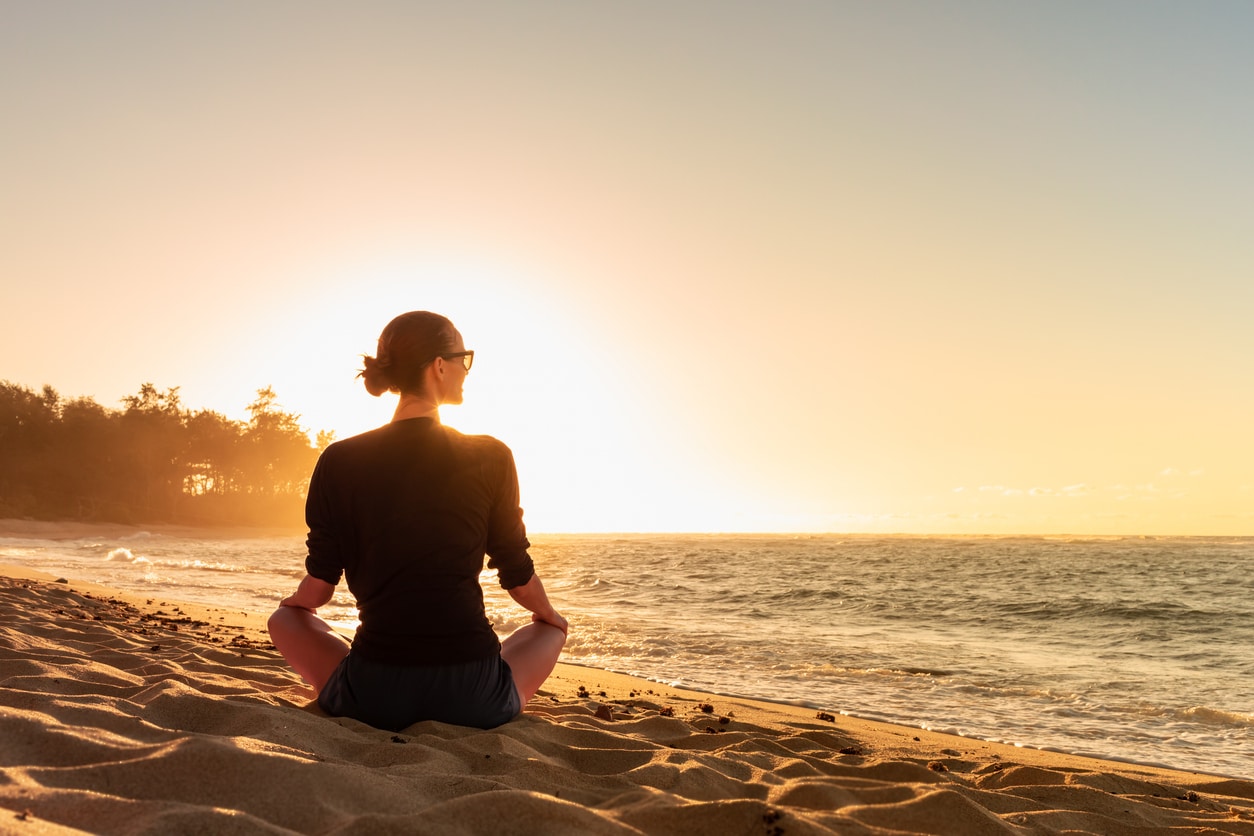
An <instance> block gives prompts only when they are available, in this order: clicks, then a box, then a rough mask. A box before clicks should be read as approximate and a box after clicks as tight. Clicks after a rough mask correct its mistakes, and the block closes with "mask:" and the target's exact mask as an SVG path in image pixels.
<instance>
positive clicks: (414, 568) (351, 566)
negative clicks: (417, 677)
mask: <svg viewBox="0 0 1254 836" xmlns="http://www.w3.org/2000/svg"><path fill="white" fill-rule="evenodd" d="M305 520H306V522H307V524H308V525H309V539H308V541H307V544H308V546H309V556H308V557H307V558H306V560H305V569H306V571H308V573H309V574H310V575H313V576H314V577H315V578H320V579H321V580H324V581H326V582H327V583H330V584H336V583H339V580H340V577H341V575H343V576H345V577H346V578H347V580H348V588H349V591H351V592H352V593H353V595H354V596H355V597H356V599H357V607H358V610H359V611H360V615H361V626H360V627H359V628H358V630H357V636H356V638H355V639H354V640H353V652H354V653H359V654H361V656H362V657H364V658H367V659H372V660H374V661H378V662H385V663H391V664H404V665H437V664H452V663H457V662H466V661H471V660H474V659H482V658H485V657H487V656H490V655H492V654H494V653H497V652H499V649H500V642H499V641H498V639H497V637H496V633H495V632H493V630H492V624H491V622H489V621H488V618H487V615H486V614H485V612H484V607H483V590H482V589H481V588H480V586H479V573H480V571H482V569H483V559H484V555H485V554H486V555H487V556H488V558H489V560H488V566H489V568H494V569H496V570H497V571H498V573H499V577H500V583H501V586H502V587H504V588H505V589H512V588H513V587H516V586H522V585H523V584H525V583H527V581H529V580H530V579H531V576H532V574H533V573H534V569H533V566H532V562H531V557H530V555H529V554H528V553H527V549H528V548H529V546H530V543H528V542H527V535H526V530H525V528H524V526H523V522H522V509H521V508H519V504H518V475H517V472H516V470H515V468H514V457H513V454H511V453H510V450H509V448H508V447H506V446H505V445H504V444H502V443H501V442H500V441H497V440H496V439H495V438H491V437H490V436H482V435H480V436H472V435H463V434H462V433H460V432H458V431H456V430H454V429H451V428H449V427H445V426H443V425H441V424H440V423H439V422H438V421H436V420H434V419H431V418H411V419H408V420H404V421H396V422H393V423H391V424H387V425H386V426H383V427H380V428H379V429H377V430H372V431H370V432H367V433H363V434H362V435H358V436H354V437H352V438H347V439H344V440H343V441H337V442H336V443H334V444H332V445H331V446H329V447H328V448H327V449H326V450H325V451H323V453H322V456H321V457H320V458H319V459H318V464H317V466H316V467H315V468H314V472H313V476H312V478H311V479H310V482H309V497H308V500H307V501H306V504H305Z"/></svg>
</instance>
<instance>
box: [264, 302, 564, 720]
mask: <svg viewBox="0 0 1254 836" xmlns="http://www.w3.org/2000/svg"><path fill="white" fill-rule="evenodd" d="M473 360H474V352H473V351H467V350H466V347H465V345H464V344H463V342H462V335H461V334H459V333H458V331H457V329H456V328H454V327H453V323H451V322H449V321H448V320H447V319H445V318H444V317H442V316H439V315H438V314H433V313H429V312H427V311H413V312H411V313H407V314H402V315H401V316H398V317H397V318H396V319H394V320H392V321H391V322H390V323H388V326H387V327H386V328H385V329H383V334H382V335H381V336H380V337H379V347H378V352H377V356H376V357H366V358H365V370H364V371H363V372H362V373H361V376H362V377H363V378H364V380H365V384H366V390H367V391H368V392H370V394H371V395H375V396H376V397H377V396H379V395H381V394H383V393H384V392H388V391H390V392H398V393H399V394H400V402H399V403H398V404H397V406H396V413H395V414H394V415H393V416H392V421H391V423H389V424H387V425H385V426H383V427H380V428H379V429H376V430H372V431H371V432H367V433H363V434H362V435H358V436H354V437H352V438H348V439H345V440H343V441H339V442H336V443H335V444H332V445H331V446H329V447H328V448H327V449H326V450H325V451H324V452H323V453H322V456H321V457H320V458H319V459H318V464H317V466H316V467H315V468H314V472H313V476H312V478H311V479H310V482H309V498H308V500H307V501H306V505H305V518H306V522H307V523H308V525H309V539H308V541H307V542H308V546H309V556H308V557H307V558H306V560H305V569H306V571H307V573H308V574H307V575H306V576H305V578H304V580H302V581H301V583H300V587H299V588H298V589H297V590H296V593H295V594H294V595H292V596H290V597H288V598H285V599H283V601H282V602H281V603H280V605H279V609H278V610H277V611H276V612H275V613H274V615H272V616H271V617H270V622H269V626H270V636H271V638H272V639H273V640H274V644H275V647H277V648H278V649H279V652H280V653H282V654H283V655H284V657H286V659H287V661H288V663H289V664H290V665H291V666H292V667H293V668H294V669H295V670H296V672H297V673H299V674H300V675H301V676H302V677H304V679H305V681H306V682H308V683H309V684H310V685H312V686H313V688H314V690H316V691H317V692H318V705H319V706H321V707H322V709H323V710H324V711H326V712H327V713H328V714H331V715H333V716H344V717H354V718H356V719H358V720H361V721H362V722H365V723H369V724H370V725H372V726H376V727H378V728H384V729H390V730H393V731H398V730H400V729H403V728H405V727H406V726H409V725H412V724H413V723H416V722H418V721H420V720H440V721H443V722H446V723H456V724H458V725H465V726H478V727H480V728H492V727H494V726H498V725H500V724H502V723H505V722H507V721H509V720H510V719H512V718H513V717H515V716H517V715H518V714H519V713H521V711H522V708H523V706H525V705H526V704H527V701H528V700H529V699H531V697H532V696H533V695H534V694H535V692H536V691H537V690H538V689H539V688H540V685H541V684H542V683H543V682H544V680H545V679H546V678H548V676H549V674H550V673H552V671H553V667H554V665H556V664H557V657H558V655H559V654H560V653H561V650H562V646H563V645H564V644H565V642H566V630H567V623H566V619H564V618H562V616H561V615H559V614H558V612H557V610H555V609H554V608H553V605H552V604H551V603H549V599H548V596H547V595H546V594H545V592H544V586H543V584H541V582H540V578H539V576H538V575H536V574H535V570H534V568H533V566H532V563H531V557H530V556H529V555H528V553H527V549H528V547H529V546H530V544H529V543H528V542H527V537H526V531H525V529H524V528H523V523H522V509H520V508H519V506H518V476H517V473H516V472H515V469H514V459H513V456H512V454H511V453H510V451H509V448H508V447H506V446H505V445H504V444H502V443H501V442H499V441H497V440H496V439H494V438H491V437H489V436H470V435H463V434H461V433H459V432H457V431H456V430H453V429H450V428H448V427H445V426H443V425H442V424H440V417H439V407H440V405H441V404H446V403H448V404H458V403H461V402H462V385H463V383H464V382H465V380H466V374H467V372H469V371H470V366H471V363H472V361H473ZM485 554H486V555H487V557H488V566H489V567H491V568H495V569H497V570H498V572H499V577H500V583H501V586H502V587H504V588H505V589H506V590H508V591H509V594H510V596H511V597H513V599H514V600H515V601H517V602H518V603H519V604H521V605H522V606H523V607H525V608H527V609H528V610H530V611H531V613H532V623H530V624H528V625H526V626H524V627H522V628H520V629H519V630H517V631H516V632H515V633H514V634H513V635H511V636H509V637H508V638H507V639H505V641H504V642H500V641H498V639H497V636H496V633H495V632H494V631H493V629H492V625H491V623H490V622H489V621H488V618H487V615H486V614H485V612H484V607H483V590H482V589H481V588H480V586H479V573H480V571H481V570H482V568H483V558H484V555H485ZM341 576H344V577H346V579H347V581H348V588H349V591H351V592H352V593H353V595H354V597H356V599H357V607H358V610H359V612H360V616H361V626H360V627H359V628H358V630H357V634H356V636H355V637H354V639H353V642H352V646H351V649H350V646H349V644H348V643H347V642H346V641H345V640H344V639H342V638H341V637H340V636H339V635H337V634H336V633H335V632H334V631H332V629H331V628H330V627H329V626H328V625H327V624H326V622H324V621H323V620H322V619H320V618H318V616H317V614H316V612H317V609H318V607H320V606H322V605H323V604H326V603H327V602H328V601H330V600H331V596H332V594H333V593H334V591H335V585H336V584H337V583H339V581H340V578H341Z"/></svg>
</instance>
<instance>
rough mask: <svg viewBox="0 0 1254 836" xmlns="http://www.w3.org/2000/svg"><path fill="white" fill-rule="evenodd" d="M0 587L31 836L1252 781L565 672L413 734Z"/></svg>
mask: <svg viewBox="0 0 1254 836" xmlns="http://www.w3.org/2000/svg"><path fill="white" fill-rule="evenodd" d="M0 596H2V600H0V605H2V606H3V608H4V610H5V612H6V614H8V617H6V619H5V624H4V626H3V627H0V706H2V707H3V711H0V723H3V725H4V729H3V734H4V739H5V740H6V741H7V743H6V749H7V751H8V752H9V753H10V754H9V755H8V756H7V757H6V759H5V761H4V766H3V767H2V768H0V776H3V778H0V808H5V809H6V810H8V811H11V812H10V813H7V814H6V813H0V817H3V816H4V815H11V816H12V817H13V818H11V819H9V821H10V822H12V824H10V825H9V826H10V827H16V826H18V824H19V823H25V826H31V829H30V830H29V832H32V833H35V832H40V831H38V830H37V829H34V827H33V826H34V825H35V824H44V825H48V826H50V827H52V828H56V830H51V829H50V830H47V831H45V832H65V831H64V830H63V828H73V829H80V830H88V831H91V832H98V833H112V832H117V833H122V832H157V831H159V830H162V829H167V828H174V829H180V828H181V829H187V828H189V827H202V828H204V829H214V828H215V827H222V826H225V825H226V824H227V822H226V820H225V819H223V818H222V817H223V816H229V817H230V822H231V823H232V826H233V827H235V828H237V830H238V832H258V833H263V832H278V830H279V829H282V828H287V829H290V830H297V831H301V832H309V831H313V830H325V829H334V828H335V827H340V826H347V825H349V824H352V823H354V822H355V823H356V825H357V826H358V827H372V826H375V825H377V826H378V827H379V828H381V829H384V830H387V829H394V830H403V829H407V828H408V829H413V828H414V827H417V826H419V825H420V826H421V829H422V830H423V832H432V833H474V832H483V830H484V828H489V827H492V826H499V822H500V820H501V818H502V817H510V818H512V819H515V820H518V821H522V822H527V823H530V824H525V825H523V826H524V828H526V827H532V828H533V829H532V830H525V829H524V831H523V832H536V833H542V832H581V833H593V834H598V833H657V832H721V831H727V832H740V831H742V830H745V831H747V830H749V828H750V825H751V826H752V827H755V828H757V829H759V830H760V829H761V828H762V827H763V824H764V823H765V824H767V825H769V826H767V827H766V830H767V832H772V831H771V829H770V828H771V827H776V828H778V832H786V833H788V834H790V836H792V834H797V833H833V832H840V833H847V832H848V833H888V832H893V833H923V832H955V833H957V832H989V833H995V832H1008V833H1010V832H1023V831H1024V830H1025V829H1030V830H1035V831H1038V832H1039V831H1040V830H1045V831H1058V830H1067V831H1072V832H1091V833H1103V832H1107V833H1108V832H1116V831H1127V830H1129V825H1131V824H1132V823H1136V825H1137V826H1139V827H1142V828H1167V827H1181V828H1192V829H1199V830H1200V829H1205V830H1209V831H1210V832H1222V833H1243V834H1254V781H1247V780H1238V779H1228V778H1223V777H1219V776H1213V775H1206V774H1203V773H1192V772H1182V771H1178V770H1172V769H1168V768H1163V767H1157V766H1147V765H1140V764H1129V763H1124V762H1116V761H1103V760H1096V759H1093V758H1088V757H1085V756H1080V755H1070V754H1065V753H1059V752H1052V751H1047V750H1040V749H1029V748H1020V747H1015V746H1011V745H1008V744H1001V743H993V742H988V741H980V740H977V739H974V738H967V737H960V736H956V735H949V734H943V733H939V732H929V731H926V730H923V729H916V728H910V727H905V726H894V725H892V724H889V723H882V722H879V721H874V720H863V719H858V718H854V717H850V716H848V715H843V714H831V713H827V712H822V711H816V710H815V709H812V708H803V707H800V706H796V705H791V704H786V703H773V702H768V701H763V700H755V699H748V698H743V697H737V696H726V695H718V694H710V693H705V692H700V691H692V690H688V689H684V688H673V687H670V686H667V685H664V684H661V683H657V682H652V681H649V680H645V679H640V678H636V677H631V676H628V675H626V674H619V673H611V672H608V671H603V670H600V669H596V668H589V667H582V666H579V665H572V664H566V663H561V664H559V666H558V669H557V670H556V671H555V672H554V675H553V676H552V677H551V678H550V679H549V681H548V682H546V683H545V685H544V687H543V688H542V690H541V692H540V694H538V695H537V697H536V698H535V699H533V700H532V702H531V703H530V704H529V705H528V707H527V711H526V712H525V713H524V715H523V716H522V717H521V718H519V719H517V720H515V721H513V722H511V723H508V724H506V725H505V726H502V727H499V728H498V729H493V730H490V731H479V730H472V729H462V728H459V727H455V726H447V725H444V724H440V723H432V722H428V723H419V724H416V725H415V726H413V727H410V728H409V729H406V730H404V731H403V732H401V733H399V734H395V735H394V734H392V733H389V732H382V731H379V730H376V729H371V728H369V727H367V726H364V725H362V724H360V723H357V722H355V721H352V720H344V719H331V718H326V717H324V716H321V713H320V712H318V711H317V709H316V707H311V706H310V705H309V702H310V700H311V699H312V696H313V694H312V692H311V691H310V690H309V689H308V688H307V687H306V686H305V685H304V683H303V682H301V681H300V680H299V678H298V677H297V676H296V675H295V674H294V673H292V672H291V671H290V670H289V669H288V668H287V667H286V665H285V664H284V663H283V661H282V660H281V659H280V658H279V657H278V655H277V653H276V652H275V651H274V650H273V649H272V648H271V646H270V645H269V640H268V637H267V636H266V635H265V624H264V622H265V616H264V615H261V614H258V613H249V612H243V611H239V610H229V609H225V608H216V607H206V606H199V605H192V604H186V603H181V602H177V601H174V600H168V599H161V600H157V599H154V598H150V597H147V596H143V595H138V594H133V593H124V592H120V591H118V590H113V589H109V588H107V587H102V586H99V585H94V584H88V583H81V582H78V581H76V580H74V579H67V580H66V582H64V583H58V582H57V579H56V578H52V577H50V576H48V575H46V574H44V573H40V572H37V571H34V570H27V569H23V568H20V567H10V566H0ZM402 744H407V745H402ZM157 776H160V778H158V777H157ZM249 776H252V777H251V778H250V777H249ZM383 776H386V777H388V778H390V779H391V780H389V781H383V782H380V780H379V779H380V777H383ZM305 782H309V783H307V784H306V783H305ZM256 784H260V785H262V786H265V787H268V789H267V790H266V791H265V792H261V791H260V788H259V787H258V786H255V785H256ZM311 787H312V788H316V789H317V792H316V793H311V791H310V788H311ZM315 795H316V797H313V796H315ZM176 823H177V824H176ZM938 826H939V827H940V828H941V829H940V830H937V828H938ZM0 829H3V828H0ZM23 832H27V831H26V830H23Z"/></svg>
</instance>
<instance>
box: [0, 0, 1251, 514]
mask: <svg viewBox="0 0 1254 836" xmlns="http://www.w3.org/2000/svg"><path fill="white" fill-rule="evenodd" d="M1251 31H1254V6H1252V5H1250V4H1248V3H1245V2H1224V0H1213V1H1212V2H1206V3H1183V2H1171V3H1167V2H1153V0H1130V1H1129V2H1121V1H1118V0H1096V2H1092V1H1091V0H1084V2H1067V0H1062V2H1056V1H1053V0H1051V2H1023V3H1000V2H980V1H978V0H969V1H968V2H956V1H955V0H928V2H897V0H876V2H840V1H839V0H825V1H824V2H794V1H793V0H781V2H776V3H769V4H768V3H748V2H737V1H736V0H730V1H729V2H683V0H678V1H672V2H647V1H646V2H636V3H621V4H609V3H587V2H582V0H570V2H554V1H553V0H526V2H491V1H490V0H485V1H484V2H474V1H473V0H472V2H449V3H426V2H386V0H362V1H361V2H354V3H328V2H318V0H302V2H288V1H287V0H269V1H268V2H266V3H253V2H235V1H232V0H227V2H214V3H208V2H205V3H194V2H179V3H171V2H167V1H166V0H144V1H143V2H138V1H137V0H114V1H113V2H109V3H99V2H94V0H91V1H90V2H86V1H84V0H57V2H48V3H23V2H17V0H10V1H9V2H5V0H0V114H2V115H0V283H2V291H0V379H5V380H9V381H11V382H13V383H18V384H21V385H25V386H29V387H31V388H34V389H38V388H40V387H42V386H44V385H45V384H49V385H52V386H53V387H54V388H56V389H57V390H58V391H59V392H60V393H61V394H62V395H63V396H67V397H73V396H91V397H94V398H95V399H96V400H97V401H98V402H100V403H102V404H104V405H107V406H118V405H119V401H120V399H121V398H122V397H123V396H125V395H127V394H131V393H134V392H136V391H137V390H138V389H139V387H140V385H141V384H143V383H145V382H151V383H153V384H155V385H156V386H157V387H158V388H160V389H166V388H170V387H176V386H177V387H179V392H180V395H181V397H182V399H183V402H184V404H185V405H186V406H188V407H190V408H194V409H202V408H207V409H214V410H216V411H219V412H222V413H225V414H227V415H229V416H231V417H235V418H243V417H245V410H244V408H245V406H246V405H247V404H248V403H250V402H251V401H252V400H253V398H254V396H255V392H256V390H258V389H260V388H262V387H265V386H272V387H273V388H274V390H275V392H276V393H277V395H278V399H279V403H280V405H281V406H282V407H283V408H284V409H286V410H287V411H289V412H293V413H296V414H299V415H300V416H301V423H302V425H303V426H305V427H307V428H308V429H309V430H310V431H311V432H316V431H318V430H333V431H335V433H336V434H337V437H340V438H343V437H346V436H349V435H352V434H354V433H357V432H361V431H364V430H366V429H369V428H371V427H374V426H377V425H379V424H382V423H385V422H386V421H387V420H389V418H390V416H391V412H392V409H393V408H394V406H395V401H394V399H389V398H387V397H385V398H382V399H375V398H372V397H370V396H369V395H367V394H366V392H365V390H364V389H363V388H362V386H361V383H360V381H358V380H356V379H355V373H356V370H357V369H358V368H360V363H361V361H360V358H361V355H363V354H370V353H373V351H374V348H375V340H376V339H377V337H378V334H379V331H380V330H381V329H382V327H383V326H384V325H385V324H386V323H387V321H388V320H389V319H391V318H392V317H393V316H394V315H396V314H399V313H401V312H404V311H407V310H416V309H426V310H434V311H438V312H440V313H443V314H445V315H447V316H449V317H450V318H451V319H452V320H453V321H454V322H455V323H456V324H457V325H458V327H459V329H460V330H461V332H462V334H463V335H464V337H465V340H466V344H467V347H468V348H473V349H475V350H476V352H477V353H476V361H475V367H474V369H473V371H472V372H471V373H470V376H469V378H468V380H467V384H466V402H465V403H464V404H463V405H460V406H455V407H452V406H450V407H445V408H444V409H443V411H442V417H443V420H444V422H445V423H447V424H450V425H452V426H454V427H457V428H458V429H461V430H463V431H466V432H482V433H489V434H491V435H494V436H496V437H498V438H500V439H502V440H503V441H504V442H505V443H506V444H508V445H509V446H510V447H511V449H512V450H513V451H514V455H515V458H516V461H517V464H518V469H519V477H520V480H521V487H522V499H523V505H524V508H525V511H526V520H527V523H528V527H529V528H530V529H531V530H532V531H535V532H561V531H572V532H593V531H643V532H660V531H727V532H766V531H771V532H775V531H780V532H899V533H936V534H974V533H980V534H1075V535H1100V534H1122V535H1160V534H1195V535H1248V534H1252V533H1254V443H1252V440H1251V432H1252V430H1251V428H1254V385H1251V382H1252V381H1251V370H1252V369H1254V328H1252V327H1250V322H1251V321H1254V316H1252V315H1254V154H1251V153H1250V150H1249V149H1251V148H1254V107H1251V105H1250V102H1254V51H1251V50H1250V49H1249V48H1248V33H1249V32H1251Z"/></svg>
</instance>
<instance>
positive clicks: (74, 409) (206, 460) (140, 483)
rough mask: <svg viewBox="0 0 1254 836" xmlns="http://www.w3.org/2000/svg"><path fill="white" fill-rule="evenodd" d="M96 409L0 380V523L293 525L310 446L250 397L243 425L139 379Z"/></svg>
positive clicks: (322, 438) (295, 425)
mask: <svg viewBox="0 0 1254 836" xmlns="http://www.w3.org/2000/svg"><path fill="white" fill-rule="evenodd" d="M121 403H122V409H120V410H114V409H106V408H105V407H103V406H101V405H100V404H98V403H96V402H95V401H94V400H92V399H91V398H75V399H73V400H69V401H66V400H63V399H62V398H61V396H60V395H59V394H58V393H57V392H56V390H55V389H53V388H52V387H51V386H45V387H44V388H43V390H42V391H41V392H39V393H36V392H34V391H32V390H31V389H28V388H26V387H23V386H19V385H16V384H13V383H9V382H7V381H0V516H9V517H31V518H38V519H78V520H101V521H114V522H127V523H138V522H175V523H184V524H216V525H266V526H283V527H291V528H296V527H298V526H299V525H300V521H301V510H302V508H303V503H304V495H305V491H306V490H307V488H308V484H309V474H310V471H311V470H312V468H313V464H314V462H315V460H316V459H317V456H318V452H319V451H320V450H322V449H324V448H325V447H326V445H327V444H329V443H331V441H332V440H333V438H334V434H333V433H328V432H319V433H318V434H317V445H316V446H315V445H313V444H311V443H310V440H309V435H308V434H307V433H306V431H305V430H304V429H303V428H302V427H301V426H300V416H298V415H292V414H289V413H287V412H284V411H283V410H282V408H281V407H280V406H279V403H278V397H277V396H276V395H275V393H274V390H273V389H272V388H271V387H269V386H267V387H265V388H264V389H260V390H258V392H257V400H255V401H254V402H253V403H252V404H250V405H249V406H248V408H247V409H248V414H249V416H250V418H249V420H248V421H247V422H240V421H233V420H231V419H229V418H227V417H225V416H224V415H222V414H221V413H218V412H213V411H211V410H201V411H198V412H191V411H189V410H187V409H185V408H184V407H183V405H182V402H181V400H180V398H179V390H178V387H174V388H171V389H167V390H165V391H164V392H163V391H160V390H158V389H157V388H156V387H155V386H153V385H152V384H151V383H144V384H143V385H142V386H140V388H139V391H138V392H137V393H136V394H134V395H128V396H126V397H124V398H122V400H121Z"/></svg>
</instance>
